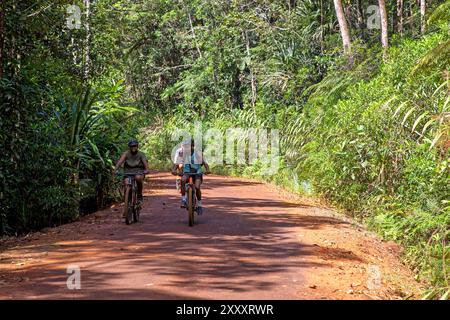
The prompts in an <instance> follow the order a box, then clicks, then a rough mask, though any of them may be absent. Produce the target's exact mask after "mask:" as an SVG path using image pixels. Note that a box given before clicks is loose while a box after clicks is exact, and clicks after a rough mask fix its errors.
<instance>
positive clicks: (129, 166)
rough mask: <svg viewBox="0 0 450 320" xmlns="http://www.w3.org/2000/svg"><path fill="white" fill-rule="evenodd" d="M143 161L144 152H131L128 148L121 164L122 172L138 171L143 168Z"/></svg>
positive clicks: (144, 159) (145, 159)
mask: <svg viewBox="0 0 450 320" xmlns="http://www.w3.org/2000/svg"><path fill="white" fill-rule="evenodd" d="M144 161H147V158H146V157H145V154H144V153H142V152H140V151H138V152H137V153H136V154H132V153H131V151H130V150H128V151H126V152H125V162H124V164H123V169H124V173H125V174H127V173H139V172H142V171H144V170H145V166H144Z"/></svg>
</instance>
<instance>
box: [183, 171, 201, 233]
mask: <svg viewBox="0 0 450 320" xmlns="http://www.w3.org/2000/svg"><path fill="white" fill-rule="evenodd" d="M183 175H187V176H189V177H188V180H187V181H186V184H185V186H186V187H185V190H186V194H187V206H186V210H187V211H188V216H189V223H188V224H189V227H192V226H193V225H194V216H195V215H194V212H197V214H199V215H200V214H201V208H200V207H198V206H197V193H196V191H195V184H194V176H196V175H198V173H183V174H180V176H183Z"/></svg>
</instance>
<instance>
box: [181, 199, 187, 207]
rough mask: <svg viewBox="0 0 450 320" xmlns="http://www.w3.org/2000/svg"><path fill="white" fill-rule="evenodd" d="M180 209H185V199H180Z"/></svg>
mask: <svg viewBox="0 0 450 320" xmlns="http://www.w3.org/2000/svg"><path fill="white" fill-rule="evenodd" d="M181 207H182V208H186V207H187V202H186V199H181Z"/></svg>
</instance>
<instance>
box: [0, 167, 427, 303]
mask: <svg viewBox="0 0 450 320" xmlns="http://www.w3.org/2000/svg"><path fill="white" fill-rule="evenodd" d="M174 185H175V179H174V177H173V176H171V175H169V174H167V173H154V174H151V175H150V176H149V178H148V179H147V182H146V189H145V190H146V192H145V194H144V195H145V196H146V198H145V202H144V208H143V210H142V213H141V219H142V222H140V223H138V224H133V225H130V226H127V225H125V224H124V222H123V221H122V219H121V211H120V209H121V206H113V207H111V208H108V209H105V210H102V211H99V212H97V213H95V214H91V215H88V216H86V217H84V218H83V219H81V220H80V221H78V222H75V223H71V224H67V225H63V226H60V227H57V228H52V229H47V230H45V232H38V233H34V234H30V235H28V236H26V237H21V238H7V239H3V240H2V241H1V242H0V299H36V298H37V299H398V298H405V297H412V298H415V297H417V294H418V293H419V291H420V289H421V285H420V284H418V283H417V282H416V281H414V279H413V275H412V273H411V272H410V271H409V270H408V269H407V268H406V267H405V266H403V265H402V263H401V262H400V261H399V257H398V256H399V252H400V251H401V250H400V248H399V247H398V246H396V245H395V244H392V243H386V242H383V241H381V240H380V239H378V238H377V237H376V236H374V235H372V234H370V233H368V232H367V231H365V230H364V229H362V228H361V227H359V226H358V225H356V224H354V223H352V222H351V221H350V220H348V219H346V218H344V217H343V216H341V215H339V214H337V213H335V212H333V211H332V210H329V209H324V208H319V207H315V206H312V205H307V204H305V202H302V201H301V200H299V199H296V198H295V197H294V196H292V195H286V194H283V195H282V194H280V193H279V190H278V189H276V188H274V187H271V186H268V185H265V184H261V183H258V182H254V181H249V180H243V179H237V178H226V177H218V176H207V177H206V178H205V183H204V191H203V197H204V200H203V205H204V208H205V212H204V214H203V215H202V216H200V217H197V220H196V223H197V224H196V225H195V226H194V227H188V225H187V212H186V210H184V209H180V208H179V195H178V194H177V193H176V191H175V188H174ZM69 265H77V266H79V267H80V270H81V289H80V290H69V289H68V288H67V285H66V280H67V278H68V276H69V275H68V274H67V273H66V270H67V267H68V266H69Z"/></svg>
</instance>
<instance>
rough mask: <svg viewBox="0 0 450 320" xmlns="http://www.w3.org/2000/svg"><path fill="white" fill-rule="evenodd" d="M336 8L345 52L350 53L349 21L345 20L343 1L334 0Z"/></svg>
mask: <svg viewBox="0 0 450 320" xmlns="http://www.w3.org/2000/svg"><path fill="white" fill-rule="evenodd" d="M334 8H335V10H336V16H337V19H338V23H339V29H340V30H341V36H342V44H343V46H344V53H345V54H350V44H351V43H350V33H349V31H348V25H347V21H346V20H345V15H344V10H343V9H342V1H341V0H334Z"/></svg>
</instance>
